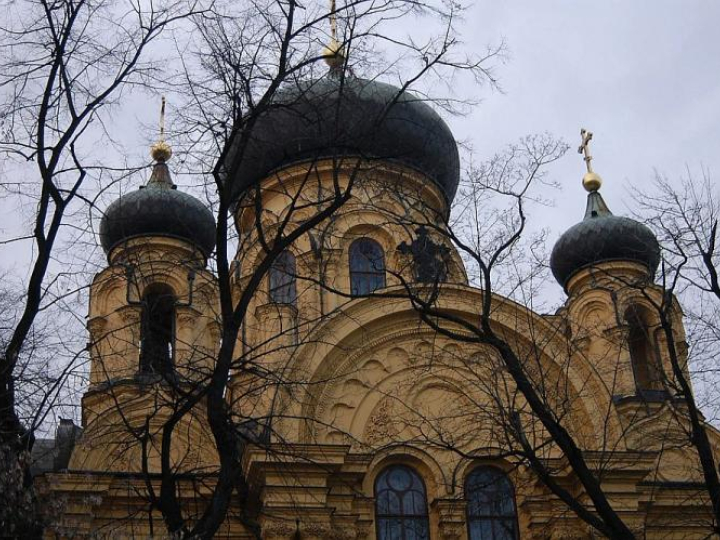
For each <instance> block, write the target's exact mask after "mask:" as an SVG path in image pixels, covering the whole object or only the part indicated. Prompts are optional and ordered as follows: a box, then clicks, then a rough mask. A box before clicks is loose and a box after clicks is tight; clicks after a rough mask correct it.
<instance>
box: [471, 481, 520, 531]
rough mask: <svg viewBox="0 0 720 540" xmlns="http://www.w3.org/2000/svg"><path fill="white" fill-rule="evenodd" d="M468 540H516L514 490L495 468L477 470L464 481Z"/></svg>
mask: <svg viewBox="0 0 720 540" xmlns="http://www.w3.org/2000/svg"><path fill="white" fill-rule="evenodd" d="M465 498H466V500H467V524H468V538H469V540H516V539H517V537H518V534H517V515H516V511H515V490H514V489H513V485H512V483H511V482H510V479H508V477H507V476H506V475H505V473H504V472H503V471H501V470H500V469H497V468H495V467H479V468H477V469H475V470H474V471H472V472H471V473H470V475H469V476H468V477H467V480H466V481H465Z"/></svg>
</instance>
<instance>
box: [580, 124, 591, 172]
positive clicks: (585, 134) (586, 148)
mask: <svg viewBox="0 0 720 540" xmlns="http://www.w3.org/2000/svg"><path fill="white" fill-rule="evenodd" d="M580 137H581V138H582V143H581V144H580V147H579V148H578V154H585V157H584V158H583V159H585V166H586V167H587V172H589V173H591V172H593V170H592V164H591V163H590V162H591V161H592V156H591V155H590V141H592V138H593V134H592V131H588V130H587V129H585V128H583V129H581V130H580Z"/></svg>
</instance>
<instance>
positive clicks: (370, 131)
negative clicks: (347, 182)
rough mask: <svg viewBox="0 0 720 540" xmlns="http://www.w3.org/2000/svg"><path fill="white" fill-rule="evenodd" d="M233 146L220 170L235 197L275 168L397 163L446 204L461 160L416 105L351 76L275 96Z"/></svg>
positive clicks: (433, 117) (405, 95) (435, 119)
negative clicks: (338, 161)
mask: <svg viewBox="0 0 720 540" xmlns="http://www.w3.org/2000/svg"><path fill="white" fill-rule="evenodd" d="M239 144H240V143H238V144H237V145H236V147H234V148H233V149H232V150H231V151H230V152H229V155H228V158H227V160H226V165H225V170H226V173H227V175H228V178H229V181H230V182H232V184H233V191H234V194H235V196H238V195H240V194H241V193H242V192H243V191H244V190H245V189H247V188H248V187H249V186H251V185H253V184H254V183H255V182H257V181H259V180H261V179H263V178H264V177H266V176H267V175H268V174H269V173H271V172H272V171H273V170H274V169H277V168H279V167H282V166H285V165H289V164H291V163H294V162H302V161H310V160H316V159H320V158H324V157H333V156H357V157H362V158H368V159H380V160H388V161H396V162H400V163H402V164H404V165H407V166H409V167H411V168H414V169H416V170H418V171H420V172H422V173H424V174H425V175H427V176H428V177H429V178H431V179H432V180H433V181H434V182H435V183H436V184H437V186H438V187H439V188H440V190H441V191H442V193H443V194H444V195H445V197H446V199H447V201H448V203H450V202H451V201H452V199H453V197H454V196H455V191H456V190H457V186H458V182H459V176H460V160H459V157H458V150H457V145H456V143H455V139H454V138H453V135H452V133H451V131H450V129H449V128H448V126H447V124H445V122H444V121H443V119H442V118H440V116H439V115H438V114H437V113H436V112H435V111H434V110H433V109H432V107H430V106H429V105H428V104H427V103H426V102H425V101H424V100H423V99H422V98H420V97H417V96H414V95H412V94H410V93H409V92H405V91H401V90H400V89H399V88H397V87H395V86H392V85H389V84H385V83H381V82H377V81H371V80H366V79H359V78H355V77H347V78H344V79H342V78H340V77H334V76H331V75H329V76H326V77H323V78H320V79H315V80H310V81H305V82H300V83H297V84H293V85H291V86H289V87H286V88H282V89H280V90H279V91H278V92H277V93H276V95H275V97H274V99H273V100H272V102H271V105H270V106H269V108H268V109H267V110H266V111H265V112H264V113H263V114H261V115H260V116H259V117H258V118H257V121H256V123H255V124H254V126H253V128H252V131H251V134H250V137H249V138H248V141H247V145H246V146H245V149H244V152H241V150H240V147H239Z"/></svg>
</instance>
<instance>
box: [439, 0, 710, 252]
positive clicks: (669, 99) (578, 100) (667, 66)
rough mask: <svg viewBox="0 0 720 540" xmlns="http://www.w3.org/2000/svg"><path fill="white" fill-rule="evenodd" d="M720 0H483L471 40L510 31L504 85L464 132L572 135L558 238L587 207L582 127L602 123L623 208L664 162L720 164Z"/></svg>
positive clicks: (470, 24) (479, 136) (610, 190)
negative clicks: (633, 189)
mask: <svg viewBox="0 0 720 540" xmlns="http://www.w3.org/2000/svg"><path fill="white" fill-rule="evenodd" d="M718 23H720V2H715V1H709V0H708V1H700V0H690V1H682V2H681V1H679V0H678V1H668V0H653V1H649V0H647V1H644V2H639V1H628V0H624V1H619V0H617V1H607V0H604V1H602V2H598V1H586V0H582V1H580V0H572V1H571V0H566V1H561V0H545V1H542V2H540V1H537V0H513V1H500V2H498V1H482V2H478V3H477V4H476V5H475V6H474V7H473V8H472V10H471V11H470V13H469V14H468V16H467V21H466V24H465V35H466V39H467V40H468V41H469V42H470V44H471V45H472V46H473V47H477V48H481V47H484V46H485V45H486V44H487V43H488V41H492V40H497V39H498V38H500V37H505V38H506V40H507V44H508V47H509V49H510V60H509V62H508V63H507V64H506V65H504V66H502V67H501V68H500V70H499V71H498V74H499V76H500V79H501V84H502V86H503V89H504V94H499V93H492V94H484V95H483V96H482V97H483V98H484V102H483V103H482V105H481V106H480V107H479V108H478V109H477V110H476V111H475V112H474V113H473V114H472V115H470V116H469V117H467V118H460V119H450V124H451V127H452V128H453V130H454V132H455V134H456V136H457V137H459V138H468V139H470V140H472V142H473V144H474V147H475V149H476V151H477V152H476V153H477V154H478V155H485V156H486V155H489V154H491V153H492V152H493V151H495V150H498V149H499V148H500V147H501V146H502V144H504V143H507V142H512V141H513V140H515V139H517V138H519V137H521V136H522V135H524V134H528V133H536V132H542V131H549V132H550V133H552V134H554V135H556V136H559V137H562V138H563V139H565V140H566V141H567V142H568V143H570V144H571V146H572V148H571V151H570V152H569V153H568V154H567V155H566V156H565V157H564V159H563V160H562V161H561V162H560V163H558V164H557V165H555V166H554V167H553V169H552V173H553V177H554V178H556V179H557V180H559V181H561V182H562V184H563V187H564V189H563V192H562V193H561V194H558V196H557V197H556V199H557V204H556V211H551V212H548V213H547V216H544V217H547V218H548V220H549V223H548V225H551V226H552V229H553V234H552V236H551V239H552V240H553V241H554V240H555V239H556V238H557V237H558V235H559V234H561V233H562V231H563V230H565V229H566V228H567V227H568V226H570V225H572V224H573V223H575V222H576V221H578V220H579V219H580V218H581V217H582V213H583V212H584V205H585V192H584V190H583V189H582V187H581V183H580V180H581V178H582V175H583V173H584V172H585V170H584V163H583V162H582V159H581V157H580V156H579V155H578V154H577V153H576V149H577V146H578V143H579V131H580V128H581V127H586V128H587V129H589V130H591V131H593V132H594V133H595V137H594V140H593V143H592V144H593V155H594V160H593V165H594V168H595V170H596V171H597V172H599V173H600V174H601V176H602V177H603V179H604V181H605V183H604V186H603V188H602V193H603V194H604V195H605V198H606V200H607V202H608V204H609V206H610V208H611V210H613V211H614V212H615V213H626V212H627V211H628V204H629V201H628V197H627V195H628V191H629V189H630V188H631V187H632V186H645V185H648V183H649V182H650V180H651V179H652V177H653V170H654V169H655V168H656V169H658V170H659V171H661V172H664V173H666V174H668V175H669V176H670V177H675V178H677V177H679V176H680V175H683V174H684V172H685V168H686V165H687V166H689V167H690V168H692V169H694V170H695V171H697V170H699V168H700V167H701V166H704V167H705V168H707V169H709V170H710V172H711V173H712V172H717V171H719V170H720V157H719V156H720V37H719V36H720V34H719V33H718Z"/></svg>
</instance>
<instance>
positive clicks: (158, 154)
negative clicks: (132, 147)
mask: <svg viewBox="0 0 720 540" xmlns="http://www.w3.org/2000/svg"><path fill="white" fill-rule="evenodd" d="M150 155H151V156H152V157H153V159H154V160H155V161H159V162H162V163H164V162H166V161H167V160H168V159H170V156H172V148H171V147H170V145H169V144H168V143H166V142H165V96H163V97H162V102H161V104H160V137H159V138H158V141H157V142H156V143H155V144H153V145H152V146H151V147H150Z"/></svg>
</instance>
